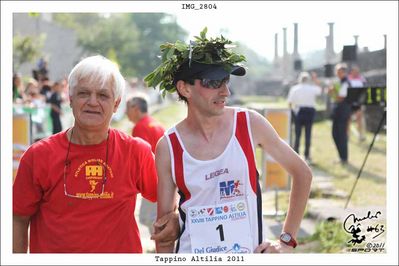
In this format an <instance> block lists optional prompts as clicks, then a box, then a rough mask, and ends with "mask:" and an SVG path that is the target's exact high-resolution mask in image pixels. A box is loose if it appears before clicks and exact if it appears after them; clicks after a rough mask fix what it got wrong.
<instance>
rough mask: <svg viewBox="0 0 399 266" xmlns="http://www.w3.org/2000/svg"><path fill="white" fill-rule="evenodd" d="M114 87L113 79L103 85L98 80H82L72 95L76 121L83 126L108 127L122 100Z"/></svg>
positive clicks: (92, 127)
mask: <svg viewBox="0 0 399 266" xmlns="http://www.w3.org/2000/svg"><path fill="white" fill-rule="evenodd" d="M112 88H113V84H112V82H111V81H108V82H106V83H105V84H104V86H101V83H100V82H98V81H94V82H93V81H89V80H87V79H82V80H80V81H79V82H78V84H77V86H76V87H75V89H74V91H73V95H71V97H70V101H71V107H72V112H73V115H74V117H75V122H76V123H77V124H78V125H80V126H81V127H82V128H88V129H100V130H101V129H108V127H109V124H110V121H111V118H112V114H113V113H115V112H116V110H117V108H118V105H119V102H120V99H119V100H115V96H114V92H113V89H112Z"/></svg>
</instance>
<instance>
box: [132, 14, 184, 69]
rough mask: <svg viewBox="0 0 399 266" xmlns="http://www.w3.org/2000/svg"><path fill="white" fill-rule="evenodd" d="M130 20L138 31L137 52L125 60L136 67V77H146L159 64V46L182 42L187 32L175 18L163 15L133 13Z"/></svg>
mask: <svg viewBox="0 0 399 266" xmlns="http://www.w3.org/2000/svg"><path fill="white" fill-rule="evenodd" d="M129 16H130V20H131V21H132V22H133V23H134V24H135V25H136V27H137V29H138V30H139V43H140V45H139V46H138V50H137V51H136V52H135V53H134V54H131V58H126V59H127V60H129V61H130V62H134V64H135V65H136V66H137V70H138V75H139V76H140V77H144V76H146V75H147V74H148V73H150V72H151V71H152V70H153V69H154V68H155V67H156V66H158V65H159V64H160V62H161V59H160V58H159V55H161V51H160V45H161V44H162V43H164V42H172V43H174V42H176V40H182V41H184V40H185V39H186V38H187V32H186V31H185V30H184V29H183V28H181V27H180V26H179V25H178V24H177V22H176V18H175V17H174V16H172V15H169V14H165V13H133V14H129ZM133 60H134V61H133Z"/></svg>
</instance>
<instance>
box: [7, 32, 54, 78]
mask: <svg viewBox="0 0 399 266" xmlns="http://www.w3.org/2000/svg"><path fill="white" fill-rule="evenodd" d="M45 39H46V35H45V34H41V35H39V36H30V35H26V36H22V35H19V34H17V35H15V36H14V37H13V51H14V52H13V63H14V66H13V70H14V72H17V71H18V69H19V67H20V66H21V65H22V64H23V63H27V62H32V61H33V60H34V59H36V58H38V57H40V56H41V50H42V48H43V45H44V41H45Z"/></svg>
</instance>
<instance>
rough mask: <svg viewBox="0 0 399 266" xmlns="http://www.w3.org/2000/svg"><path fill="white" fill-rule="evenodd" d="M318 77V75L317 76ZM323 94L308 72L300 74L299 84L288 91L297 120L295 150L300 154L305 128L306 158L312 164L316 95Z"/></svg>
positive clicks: (290, 105) (289, 101)
mask: <svg viewBox="0 0 399 266" xmlns="http://www.w3.org/2000/svg"><path fill="white" fill-rule="evenodd" d="M315 78H316V77H315ZM320 94H321V88H320V87H319V86H317V85H314V84H313V83H312V81H311V78H310V75H309V73H308V72H302V73H300V74H299V78H298V84H297V85H295V86H293V87H291V89H290V91H289V93H288V105H289V107H290V109H291V110H292V111H293V112H292V113H293V116H294V121H295V143H294V150H295V151H296V152H297V153H298V154H299V144H300V140H301V133H302V128H305V153H304V154H305V160H306V161H307V162H308V163H309V164H310V163H311V158H310V144H311V138H312V126H313V121H314V117H315V115H316V108H315V106H316V97H317V96H318V95H320Z"/></svg>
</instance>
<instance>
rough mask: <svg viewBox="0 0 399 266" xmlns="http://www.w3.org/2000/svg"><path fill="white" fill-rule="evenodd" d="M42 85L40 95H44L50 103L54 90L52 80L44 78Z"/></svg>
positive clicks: (41, 81)
mask: <svg viewBox="0 0 399 266" xmlns="http://www.w3.org/2000/svg"><path fill="white" fill-rule="evenodd" d="M40 84H41V88H40V94H41V95H43V96H44V97H45V98H46V102H48V100H49V99H50V97H51V94H52V88H51V85H50V80H49V78H48V77H43V78H42V79H41V80H40Z"/></svg>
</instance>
